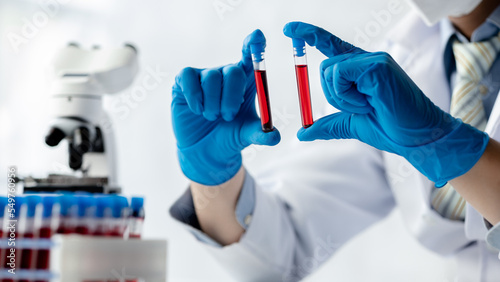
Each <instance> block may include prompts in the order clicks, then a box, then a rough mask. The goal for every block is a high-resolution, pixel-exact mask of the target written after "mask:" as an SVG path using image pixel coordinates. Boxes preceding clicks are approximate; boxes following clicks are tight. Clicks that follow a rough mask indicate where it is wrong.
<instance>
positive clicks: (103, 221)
mask: <svg viewBox="0 0 500 282" xmlns="http://www.w3.org/2000/svg"><path fill="white" fill-rule="evenodd" d="M112 204H113V199H112V198H111V196H102V197H98V198H97V199H96V212H95V217H96V227H95V230H94V234H93V235H94V236H105V235H106V234H107V233H108V232H109V230H110V219H111V216H112Z"/></svg>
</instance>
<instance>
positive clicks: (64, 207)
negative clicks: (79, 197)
mask: <svg viewBox="0 0 500 282" xmlns="http://www.w3.org/2000/svg"><path fill="white" fill-rule="evenodd" d="M59 201H60V205H61V210H60V217H59V218H60V220H59V225H58V227H57V231H56V233H57V234H71V233H74V232H75V228H76V221H77V213H78V206H77V204H76V198H75V197H74V196H72V195H62V196H61V197H60V199H59Z"/></svg>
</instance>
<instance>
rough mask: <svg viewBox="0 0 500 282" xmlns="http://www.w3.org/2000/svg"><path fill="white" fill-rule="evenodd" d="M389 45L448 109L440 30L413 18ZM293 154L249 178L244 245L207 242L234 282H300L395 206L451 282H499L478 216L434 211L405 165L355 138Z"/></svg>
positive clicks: (498, 119) (494, 130)
mask: <svg viewBox="0 0 500 282" xmlns="http://www.w3.org/2000/svg"><path fill="white" fill-rule="evenodd" d="M388 38H389V40H388V41H387V42H386V44H384V50H386V51H388V52H389V53H390V54H391V55H392V56H393V58H394V59H395V60H396V61H397V62H398V63H399V64H400V65H401V66H402V67H403V69H404V70H405V71H406V72H407V73H408V74H409V76H410V77H411V78H412V79H413V80H414V81H415V82H416V84H417V85H418V86H419V87H420V88H421V89H422V90H423V92H424V93H426V94H427V95H428V96H429V97H430V99H431V100H432V101H433V102H434V103H435V104H437V105H438V106H439V107H441V108H442V109H444V110H446V111H448V110H449V104H450V89H449V86H448V83H447V81H446V78H445V72H444V68H443V64H442V60H443V57H442V53H441V49H440V42H441V37H440V29H439V25H436V26H434V27H427V26H426V25H425V24H424V23H423V22H422V21H421V20H420V19H419V18H418V17H417V16H416V15H413V14H412V15H409V16H408V17H407V18H406V19H405V20H403V21H402V22H401V23H400V24H399V25H398V26H397V28H396V29H395V30H393V31H392V32H390V33H389V35H388ZM416 118H418V117H416ZM499 129H500V102H498V100H497V103H496V105H495V107H494V110H493V112H492V114H491V117H490V119H489V123H488V127H487V130H488V132H489V133H490V134H491V137H493V138H495V139H497V140H500V130H499ZM290 152H291V153H290V154H286V156H284V157H283V158H282V159H281V160H279V161H277V162H276V163H272V164H270V166H269V169H268V170H267V172H266V173H265V174H260V175H255V179H256V205H255V210H254V213H253V217H252V221H251V224H250V226H249V227H248V229H247V231H246V232H245V234H244V235H243V237H242V238H241V240H240V242H239V243H236V244H233V245H230V246H227V247H224V248H217V247H212V246H208V245H207V248H208V249H209V250H210V252H211V253H212V254H213V255H214V256H215V258H216V259H217V260H219V261H220V262H221V263H223V265H225V266H226V267H227V270H228V271H230V272H232V273H233V274H234V275H235V277H236V278H237V280H238V281H296V280H298V279H299V278H302V277H304V276H305V275H307V274H308V273H310V272H311V271H313V270H314V269H315V268H316V267H317V266H319V265H320V264H321V263H322V262H324V261H325V260H327V259H328V257H329V256H330V255H332V254H333V253H334V252H335V251H336V249H338V248H339V247H340V246H341V245H342V244H343V243H345V242H346V241H347V240H349V239H350V238H352V237H353V236H354V235H356V234H358V233H359V232H360V231H362V230H364V229H365V228H367V227H368V226H369V225H371V224H373V223H375V222H377V221H378V220H380V219H382V218H384V217H385V216H386V215H387V214H388V213H389V212H390V211H391V210H392V208H393V207H394V206H395V205H398V207H399V208H400V210H401V213H402V216H403V220H404V223H405V225H406V226H407V228H408V229H409V231H410V232H411V233H412V234H413V235H414V236H415V237H416V239H417V240H418V241H419V242H421V243H422V244H423V245H424V246H425V247H427V248H428V249H430V250H432V251H434V252H437V253H439V254H443V255H451V256H455V257H456V258H457V261H458V271H459V273H458V274H457V275H458V278H457V280H456V281H467V282H469V281H500V261H499V260H498V257H497V256H498V252H494V251H492V250H490V249H489V248H488V247H487V245H486V244H485V242H484V237H485V234H486V231H487V229H486V227H485V226H484V222H483V219H482V217H481V216H480V215H479V214H478V213H477V212H475V211H474V210H473V209H472V208H471V207H467V218H466V222H465V224H464V223H463V222H457V221H451V220H448V219H444V218H442V217H441V216H440V215H439V214H437V213H436V212H435V211H434V210H433V209H432V208H431V205H430V193H431V189H432V187H433V184H432V183H431V182H430V181H429V180H428V179H427V178H426V177H425V176H423V175H422V174H420V173H419V172H418V171H417V170H416V169H414V168H413V167H412V166H411V165H410V164H409V163H408V162H407V161H406V160H405V159H404V158H402V157H399V156H397V155H394V154H389V153H385V152H381V151H379V150H376V149H374V148H372V147H370V146H368V145H365V144H362V143H361V142H359V141H356V140H339V141H315V142H310V143H299V142H297V144H295V145H294V148H291V149H290ZM473 241H477V242H476V243H472V242H473ZM471 243H472V244H471Z"/></svg>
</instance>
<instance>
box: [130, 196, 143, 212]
mask: <svg viewBox="0 0 500 282" xmlns="http://www.w3.org/2000/svg"><path fill="white" fill-rule="evenodd" d="M143 207H144V198H141V197H133V198H132V200H131V203H130V208H131V209H132V211H135V212H138V211H140V210H141V209H142V208H143Z"/></svg>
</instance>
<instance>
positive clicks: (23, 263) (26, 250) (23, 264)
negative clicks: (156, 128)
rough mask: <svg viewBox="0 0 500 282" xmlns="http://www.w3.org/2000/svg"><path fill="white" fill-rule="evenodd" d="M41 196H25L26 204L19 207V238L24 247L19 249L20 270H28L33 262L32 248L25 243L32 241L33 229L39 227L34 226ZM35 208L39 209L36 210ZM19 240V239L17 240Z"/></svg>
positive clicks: (20, 281)
mask: <svg viewBox="0 0 500 282" xmlns="http://www.w3.org/2000/svg"><path fill="white" fill-rule="evenodd" d="M41 202H42V197H40V196H37V195H30V196H26V206H25V208H23V209H21V215H20V218H19V238H20V239H21V240H23V241H24V242H23V243H24V244H25V247H23V248H22V249H20V251H21V252H20V253H21V256H20V265H19V268H20V269H21V270H29V269H31V266H32V262H33V253H34V250H33V248H32V247H26V245H27V243H31V242H33V239H34V238H35V230H36V229H38V228H39V226H35V223H37V221H36V220H35V215H36V214H37V213H38V214H39V213H40V211H41V210H40V208H41V205H40V204H41ZM37 210H39V211H38V212H37ZM19 242H21V241H19ZM29 245H31V246H32V245H33V244H28V246H29ZM18 281H19V282H28V279H19V280H18Z"/></svg>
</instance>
